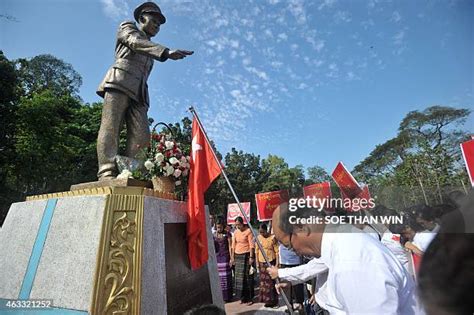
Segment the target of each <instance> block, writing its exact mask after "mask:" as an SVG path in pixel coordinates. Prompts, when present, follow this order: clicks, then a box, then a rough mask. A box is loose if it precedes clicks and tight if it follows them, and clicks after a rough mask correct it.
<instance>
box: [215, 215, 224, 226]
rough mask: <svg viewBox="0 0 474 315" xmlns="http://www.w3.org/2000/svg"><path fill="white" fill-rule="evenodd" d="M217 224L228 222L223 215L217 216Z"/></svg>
mask: <svg viewBox="0 0 474 315" xmlns="http://www.w3.org/2000/svg"><path fill="white" fill-rule="evenodd" d="M217 224H221V225H226V222H225V221H224V218H223V217H220V216H219V217H217V219H216V225H217Z"/></svg>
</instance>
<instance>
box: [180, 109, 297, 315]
mask: <svg viewBox="0 0 474 315" xmlns="http://www.w3.org/2000/svg"><path fill="white" fill-rule="evenodd" d="M189 111H190V112H191V113H192V114H193V116H194V117H195V118H196V121H197V123H198V125H199V128H200V129H201V131H202V133H203V134H204V138H206V141H207V144H208V145H209V147H210V148H211V151H212V155H213V156H214V159H215V160H216V162H217V164H218V165H219V168H220V170H221V173H222V175H224V178H225V181H226V182H227V185H228V186H229V189H230V191H231V192H232V195H233V196H234V199H235V201H236V202H237V204H238V206H239V210H240V213H241V214H242V216H243V217H244V218H245V220H246V221H247V224H248V226H249V228H250V231H251V232H252V235H253V237H254V239H255V242H256V243H257V246H258V248H259V249H260V252H261V253H262V255H263V258H264V259H265V263H266V264H267V266H268V267H270V266H272V265H271V264H270V261H269V259H268V256H267V254H266V253H265V250H264V248H263V246H262V244H261V243H260V241H259V240H258V237H257V234H256V233H255V231H254V230H253V227H252V224H251V223H250V218H247V215H246V214H245V211H244V208H243V207H242V205H241V203H240V200H239V197H237V194H236V193H235V190H234V187H232V184H231V183H230V181H229V178H228V177H227V174H226V173H225V171H224V168H223V167H222V164H221V161H220V160H219V158H218V157H217V154H216V152H214V148H213V147H212V145H211V141H209V137H208V136H207V133H206V131H205V130H204V127H203V126H202V124H201V120H200V119H199V116H198V115H197V113H196V110H195V109H194V107H193V106H191V107H189ZM255 258H256V259H257V257H255ZM275 281H276V283H277V284H278V283H280V281H279V280H278V278H277V279H275ZM280 292H281V294H282V298H283V300H284V301H285V304H286V306H287V308H288V311H289V312H290V314H291V315H293V314H294V312H293V307H292V306H291V304H290V302H289V300H288V298H287V296H286V294H285V292H283V290H281V291H280Z"/></svg>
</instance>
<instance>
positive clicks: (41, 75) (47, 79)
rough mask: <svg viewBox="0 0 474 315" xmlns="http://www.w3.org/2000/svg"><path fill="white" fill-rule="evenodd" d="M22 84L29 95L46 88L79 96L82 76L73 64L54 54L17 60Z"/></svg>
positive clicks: (63, 93)
mask: <svg viewBox="0 0 474 315" xmlns="http://www.w3.org/2000/svg"><path fill="white" fill-rule="evenodd" d="M16 64H17V69H18V76H19V78H20V82H21V86H22V88H23V90H24V91H25V94H26V95H27V96H31V95H33V94H34V93H39V92H42V91H45V90H49V91H51V92H52V93H53V94H54V95H56V96H63V95H70V96H74V97H78V92H79V88H80V86H81V85H82V78H81V76H80V75H79V73H77V72H76V70H74V68H73V67H72V65H71V64H69V63H66V62H64V61H63V60H61V59H58V58H56V57H54V56H52V55H38V56H36V57H33V58H31V59H18V60H17V61H16Z"/></svg>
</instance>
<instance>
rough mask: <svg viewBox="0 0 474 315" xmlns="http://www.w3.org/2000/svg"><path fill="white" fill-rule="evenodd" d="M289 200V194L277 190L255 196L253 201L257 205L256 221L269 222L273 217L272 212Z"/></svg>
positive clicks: (285, 191)
mask: <svg viewBox="0 0 474 315" xmlns="http://www.w3.org/2000/svg"><path fill="white" fill-rule="evenodd" d="M289 200H290V194H289V192H288V190H278V191H271V192H265V193H260V194H256V195H255V201H256V203H257V217H258V221H260V222H262V221H270V220H271V219H272V216H273V212H274V211H275V209H276V208H278V207H279V206H280V205H281V204H282V203H285V202H288V201H289Z"/></svg>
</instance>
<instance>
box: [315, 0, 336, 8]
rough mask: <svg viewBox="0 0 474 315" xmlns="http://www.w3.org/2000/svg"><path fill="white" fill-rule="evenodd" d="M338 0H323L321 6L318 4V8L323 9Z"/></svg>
mask: <svg viewBox="0 0 474 315" xmlns="http://www.w3.org/2000/svg"><path fill="white" fill-rule="evenodd" d="M336 1H337V0H323V3H321V4H320V5H319V6H318V10H322V9H324V8H325V7H328V8H330V7H332V6H333V5H334V4H335V3H336Z"/></svg>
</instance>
